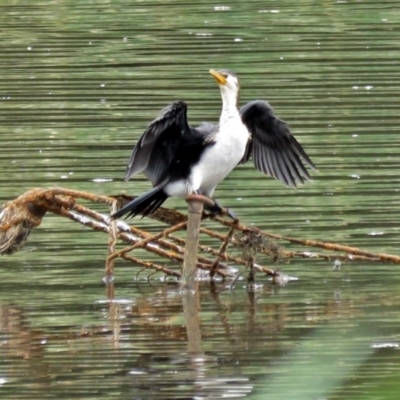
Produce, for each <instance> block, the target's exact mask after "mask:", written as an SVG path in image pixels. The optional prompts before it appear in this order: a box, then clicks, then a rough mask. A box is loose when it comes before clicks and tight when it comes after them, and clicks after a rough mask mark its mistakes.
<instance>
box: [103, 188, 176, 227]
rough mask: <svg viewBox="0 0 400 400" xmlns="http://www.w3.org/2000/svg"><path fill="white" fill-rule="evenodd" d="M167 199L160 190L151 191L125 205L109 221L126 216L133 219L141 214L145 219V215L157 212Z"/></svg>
mask: <svg viewBox="0 0 400 400" xmlns="http://www.w3.org/2000/svg"><path fill="white" fill-rule="evenodd" d="M167 198H168V195H167V194H166V193H165V192H164V190H163V189H162V188H154V189H151V190H149V191H148V192H146V193H144V194H142V195H141V196H139V197H137V198H136V199H134V200H132V201H130V202H129V203H128V204H125V205H124V206H123V207H122V208H120V209H119V210H118V211H117V212H115V213H114V214H112V215H111V219H117V218H121V217H122V216H124V215H126V214H127V216H128V217H135V216H136V215H138V214H143V217H145V216H146V215H147V214H150V213H152V212H153V211H155V210H157V208H158V207H160V206H161V204H163V203H164V201H165V200H167Z"/></svg>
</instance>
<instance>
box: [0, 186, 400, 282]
mask: <svg viewBox="0 0 400 400" xmlns="http://www.w3.org/2000/svg"><path fill="white" fill-rule="evenodd" d="M129 199H130V198H128V197H126V196H115V197H109V196H99V195H96V194H93V193H88V192H82V191H76V190H69V189H63V188H51V189H32V190H29V191H27V192H26V193H24V194H23V195H21V196H20V197H18V198H16V199H15V200H12V201H9V202H8V203H6V204H5V205H4V207H3V208H2V210H1V212H0V223H1V225H0V253H1V254H13V253H15V252H16V251H18V250H19V249H21V247H22V246H23V245H24V244H25V243H26V241H27V239H28V237H29V234H30V232H31V231H32V229H34V228H36V227H37V226H39V225H40V223H41V221H42V219H43V217H44V216H45V215H46V213H47V212H49V211H50V212H52V213H54V214H57V215H59V216H62V217H65V218H68V219H70V220H72V221H74V222H77V223H79V224H82V225H85V226H86V227H88V228H90V229H92V230H95V231H101V232H104V233H106V234H107V235H108V237H109V242H108V247H109V253H110V256H109V257H108V260H107V264H106V273H107V274H111V273H112V271H113V263H114V261H115V260H116V259H117V258H123V259H125V260H127V261H129V262H131V263H134V264H136V265H138V266H139V267H140V268H145V269H148V270H151V271H158V272H162V273H164V274H166V275H171V276H175V277H177V278H180V277H181V272H180V271H179V270H178V269H174V268H170V267H167V266H166V265H165V263H166V262H168V261H174V262H175V265H176V264H181V263H182V262H183V255H184V249H185V245H186V242H185V240H184V239H182V238H180V237H178V236H177V235H174V234H173V233H174V232H176V231H179V230H185V229H186V221H187V218H186V216H185V215H183V214H181V213H179V212H177V211H174V210H170V209H166V208H160V209H158V210H157V211H155V212H154V213H152V214H150V215H149V217H150V218H153V219H155V220H157V221H159V222H160V223H162V224H166V227H165V228H163V229H162V230H161V232H160V233H157V234H151V233H149V232H147V231H145V230H142V229H139V228H137V227H135V226H130V225H128V224H126V223H125V222H122V221H117V222H114V221H112V222H111V221H110V220H109V218H108V216H106V215H103V214H99V213H97V212H96V211H94V210H92V209H90V208H88V207H86V206H83V205H81V204H79V201H80V200H85V201H90V202H92V203H103V204H106V205H108V206H111V207H114V209H115V207H116V203H118V204H119V205H120V203H124V202H126V201H127V200H129ZM206 219H209V220H211V221H210V222H209V223H208V224H209V225H212V224H214V225H215V229H211V228H210V227H209V226H208V227H204V226H203V227H201V228H200V231H199V232H200V234H201V235H203V236H204V235H206V236H207V237H208V238H209V241H210V240H212V241H213V244H212V245H207V246H205V245H204V244H200V245H199V246H198V258H197V263H196V267H197V269H202V270H205V271H207V272H208V273H209V276H211V277H212V276H213V275H214V274H216V275H219V276H222V277H230V276H231V277H234V276H236V271H233V270H232V269H231V268H229V266H228V264H227V263H230V264H234V265H235V267H237V266H242V267H243V268H245V267H246V266H248V265H249V260H253V259H254V260H255V259H256V257H257V255H260V254H261V255H268V256H269V257H270V258H271V259H272V260H273V261H277V260H285V259H289V258H294V257H298V258H312V259H328V260H329V259H331V258H338V259H342V260H359V261H368V262H371V261H380V262H391V263H400V257H399V256H396V255H391V254H382V253H372V252H370V251H367V250H362V249H357V248H354V247H349V246H343V245H340V244H335V243H327V242H321V241H314V240H308V239H297V238H292V237H286V236H281V235H277V234H273V233H269V232H264V231H261V230H259V229H257V228H256V227H251V228H250V227H247V226H245V225H243V224H241V223H239V222H238V221H232V220H230V219H227V218H223V217H220V216H212V215H209V214H203V216H202V220H206ZM221 227H222V228H223V227H228V228H229V231H228V232H226V233H225V234H224V233H221ZM117 239H118V240H120V241H122V242H124V243H127V244H129V247H125V248H124V249H122V250H117V251H116V250H115V245H116V240H117ZM272 239H273V240H272ZM276 241H279V242H282V241H288V242H290V243H295V244H297V245H300V246H306V247H318V248H322V249H324V250H328V251H329V252H326V253H314V252H310V251H304V250H303V251H300V250H297V251H286V250H285V249H283V248H282V247H281V246H280V245H278V244H277V242H276ZM135 249H141V250H145V251H146V252H148V253H152V254H153V257H152V258H153V259H154V255H155V256H157V258H158V259H159V261H157V262H156V261H153V259H152V261H149V260H146V259H143V258H144V257H141V258H139V257H134V256H132V255H131V254H128V253H130V252H131V251H132V250H135ZM228 250H229V253H228ZM233 251H235V252H236V253H237V254H240V253H241V256H238V255H234V254H232V252H233ZM337 252H339V253H340V254H337ZM251 265H253V267H254V269H255V270H257V271H259V272H262V273H265V274H267V275H270V276H272V277H274V278H277V277H279V276H281V274H280V272H278V271H276V270H273V269H270V268H266V267H263V266H261V265H259V264H257V263H255V262H254V263H251ZM250 276H252V275H250Z"/></svg>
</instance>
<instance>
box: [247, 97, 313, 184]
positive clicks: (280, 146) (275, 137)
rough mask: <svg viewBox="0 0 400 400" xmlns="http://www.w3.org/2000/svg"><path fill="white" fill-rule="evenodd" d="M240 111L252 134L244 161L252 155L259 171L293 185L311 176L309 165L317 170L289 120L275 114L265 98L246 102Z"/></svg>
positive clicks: (309, 178)
mask: <svg viewBox="0 0 400 400" xmlns="http://www.w3.org/2000/svg"><path fill="white" fill-rule="evenodd" d="M240 115H241V117H242V121H243V123H244V124H245V125H246V127H247V129H248V130H249V132H250V133H251V137H252V138H251V140H250V141H249V144H248V146H247V148H246V151H245V153H244V156H243V159H242V161H241V162H242V163H244V162H247V161H248V160H249V158H250V157H251V155H253V160H254V165H255V167H256V168H257V169H258V170H259V171H261V172H264V173H265V174H268V175H270V176H272V177H274V178H275V179H278V180H280V181H281V182H282V183H284V184H285V185H287V186H291V187H296V185H297V183H304V182H305V180H311V177H310V174H309V173H308V171H307V168H306V166H307V167H309V168H311V169H313V170H316V167H315V165H314V163H313V162H312V161H311V159H310V158H309V156H308V155H307V154H306V152H305V151H304V150H303V148H302V147H301V145H300V143H299V142H298V141H297V140H296V139H295V137H294V136H293V135H292V134H291V133H290V130H289V127H288V125H287V124H286V122H284V121H282V120H280V119H279V118H277V117H275V115H274V114H273V110H272V108H271V106H270V105H269V104H268V103H267V102H266V101H262V100H255V101H251V102H250V103H247V104H246V105H244V106H243V107H242V108H241V109H240Z"/></svg>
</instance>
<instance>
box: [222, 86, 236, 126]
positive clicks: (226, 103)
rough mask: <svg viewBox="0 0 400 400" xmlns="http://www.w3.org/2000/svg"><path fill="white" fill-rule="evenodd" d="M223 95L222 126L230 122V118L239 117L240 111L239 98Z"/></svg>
mask: <svg viewBox="0 0 400 400" xmlns="http://www.w3.org/2000/svg"><path fill="white" fill-rule="evenodd" d="M221 95H222V112H221V118H220V124H222V123H224V122H225V121H227V120H229V119H230V118H237V117H239V110H238V108H237V97H236V96H226V95H224V93H221Z"/></svg>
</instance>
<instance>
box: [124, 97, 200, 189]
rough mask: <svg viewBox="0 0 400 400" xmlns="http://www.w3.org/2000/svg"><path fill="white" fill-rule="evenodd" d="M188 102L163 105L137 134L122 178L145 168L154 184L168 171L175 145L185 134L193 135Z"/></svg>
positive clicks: (126, 179) (126, 177)
mask: <svg viewBox="0 0 400 400" xmlns="http://www.w3.org/2000/svg"><path fill="white" fill-rule="evenodd" d="M186 111H187V105H186V103H184V102H183V101H177V102H174V103H172V104H169V105H168V106H167V107H166V108H164V109H163V110H162V111H161V113H160V115H159V116H158V117H157V118H156V119H155V120H154V121H152V122H151V123H150V124H149V126H148V127H147V129H146V130H145V131H144V133H143V135H142V136H141V137H140V139H139V140H138V142H137V143H136V145H135V147H134V148H133V150H132V154H131V156H130V158H129V162H128V166H127V169H126V175H125V181H128V180H129V179H130V178H131V177H132V176H133V175H135V174H137V173H138V172H141V171H144V173H145V175H146V176H147V178H148V179H149V180H150V181H151V182H152V184H153V185H157V184H158V183H159V182H160V181H161V180H162V179H163V174H164V172H165V171H166V170H168V167H169V165H170V164H171V162H172V160H173V158H174V156H175V153H176V148H177V147H178V146H179V144H180V143H181V141H182V138H183V137H185V136H188V135H189V136H190V135H191V134H192V129H191V128H190V127H189V125H188V123H187V117H186Z"/></svg>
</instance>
